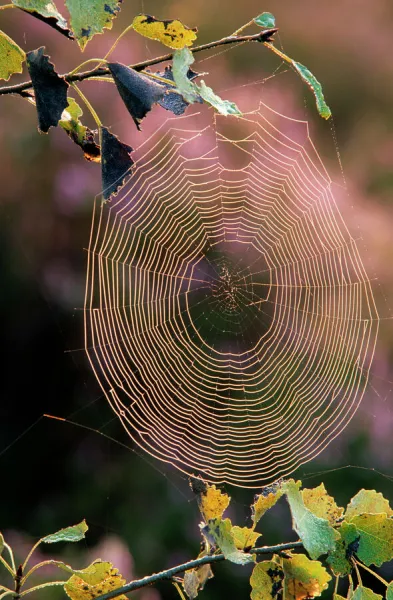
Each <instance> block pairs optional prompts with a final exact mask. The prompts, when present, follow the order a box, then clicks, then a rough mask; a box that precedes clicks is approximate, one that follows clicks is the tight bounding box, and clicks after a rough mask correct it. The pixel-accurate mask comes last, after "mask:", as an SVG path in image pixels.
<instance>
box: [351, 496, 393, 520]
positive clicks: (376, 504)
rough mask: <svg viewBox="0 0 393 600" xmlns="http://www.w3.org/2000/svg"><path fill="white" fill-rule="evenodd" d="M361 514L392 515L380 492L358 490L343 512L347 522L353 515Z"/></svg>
mask: <svg viewBox="0 0 393 600" xmlns="http://www.w3.org/2000/svg"><path fill="white" fill-rule="evenodd" d="M362 513H386V514H387V515H388V517H391V516H392V515H393V510H392V509H391V508H390V505H389V501H388V500H386V498H384V497H383V495H382V494H381V493H380V492H376V491H375V490H364V489H363V490H360V491H359V492H358V493H357V494H356V495H355V496H354V497H353V498H352V500H351V502H350V503H349V504H348V506H347V509H346V511H345V518H346V520H347V521H349V520H351V518H352V517H354V516H355V515H361V514H362Z"/></svg>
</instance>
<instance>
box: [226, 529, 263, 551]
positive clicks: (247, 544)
mask: <svg viewBox="0 0 393 600" xmlns="http://www.w3.org/2000/svg"><path fill="white" fill-rule="evenodd" d="M232 534H233V539H234V540H235V546H236V548H237V549H238V550H246V551H247V550H248V549H251V548H254V546H255V543H256V541H257V539H258V538H259V537H261V534H260V533H257V532H256V531H254V530H253V529H250V528H249V527H239V526H238V525H234V526H233V527H232Z"/></svg>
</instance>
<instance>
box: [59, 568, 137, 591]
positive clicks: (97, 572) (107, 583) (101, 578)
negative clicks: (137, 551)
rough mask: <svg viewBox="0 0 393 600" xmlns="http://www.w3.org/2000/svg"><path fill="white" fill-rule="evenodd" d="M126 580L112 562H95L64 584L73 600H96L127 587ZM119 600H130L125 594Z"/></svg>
mask: <svg viewBox="0 0 393 600" xmlns="http://www.w3.org/2000/svg"><path fill="white" fill-rule="evenodd" d="M125 583H126V580H125V579H124V578H123V577H122V576H121V575H120V573H119V571H118V569H115V568H114V567H113V565H112V563H110V562H102V561H95V562H94V563H92V564H91V565H90V567H88V568H87V569H85V570H84V572H79V574H78V575H72V577H70V579H69V580H68V581H67V582H66V583H65V584H64V590H65V592H66V593H67V596H69V598H71V600H94V598H98V596H101V595H102V594H106V593H108V592H112V591H113V590H116V589H117V588H119V587H122V586H123V585H125ZM116 598H117V600H128V599H127V596H125V595H124V594H122V595H119V596H116Z"/></svg>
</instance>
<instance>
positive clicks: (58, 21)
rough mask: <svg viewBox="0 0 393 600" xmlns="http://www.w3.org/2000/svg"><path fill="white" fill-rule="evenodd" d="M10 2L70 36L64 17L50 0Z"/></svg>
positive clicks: (13, 0) (18, 0) (16, 0)
mask: <svg viewBox="0 0 393 600" xmlns="http://www.w3.org/2000/svg"><path fill="white" fill-rule="evenodd" d="M12 4H14V5H15V6H17V7H18V8H21V9H22V10H24V11H25V12H28V13H30V14H31V15H32V16H33V17H36V18H37V19H40V20H41V21H44V22H45V23H47V24H48V25H50V26H51V27H54V29H56V30H57V31H59V32H60V33H62V34H64V35H65V36H67V37H72V36H71V32H70V30H69V29H68V23H67V21H66V19H65V18H64V17H63V16H62V15H61V14H60V13H59V11H58V10H57V7H56V5H55V3H54V2H52V1H51V0H12Z"/></svg>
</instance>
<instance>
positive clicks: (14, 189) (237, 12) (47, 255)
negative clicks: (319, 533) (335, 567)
mask: <svg viewBox="0 0 393 600" xmlns="http://www.w3.org/2000/svg"><path fill="white" fill-rule="evenodd" d="M58 5H59V8H60V7H61V3H60V2H59V3H58ZM142 10H143V11H145V12H149V13H151V14H155V15H156V16H157V17H162V18H172V17H178V18H180V19H182V20H183V21H184V22H185V23H187V24H188V25H189V26H195V25H197V26H198V28H199V36H198V40H199V41H200V42H205V41H206V42H207V41H210V40H212V39H219V38H220V37H221V36H223V35H227V34H228V33H231V32H232V31H234V30H235V29H236V28H237V27H239V26H240V25H241V24H242V23H244V22H245V21H247V20H248V19H250V18H252V17H253V16H256V15H257V14H259V13H260V12H261V11H263V10H266V11H271V12H273V13H274V14H275V16H276V19H277V24H278V26H279V27H280V31H281V38H282V41H283V42H284V50H285V52H287V53H288V54H289V55H290V56H296V58H297V59H298V60H299V61H300V62H302V63H304V64H306V65H307V66H308V67H309V68H310V69H311V71H312V72H313V73H315V74H316V75H317V77H318V79H319V80H320V81H321V82H322V83H323V86H324V92H325V96H326V99H327V101H328V103H329V105H330V107H331V109H332V111H333V115H334V125H335V132H336V134H337V138H338V143H339V148H340V152H341V157H342V162H343V165H344V171H345V176H346V179H347V183H348V190H349V193H350V195H351V201H352V203H353V205H354V210H353V211H349V210H348V211H347V214H346V215H345V216H346V218H347V220H349V221H350V222H349V226H350V229H351V231H352V232H356V231H357V226H358V225H360V228H361V231H362V233H363V237H364V240H365V244H366V245H367V251H365V252H364V258H365V259H366V266H368V267H370V265H371V267H370V268H371V276H372V273H373V272H374V271H375V272H377V273H378V276H379V279H380V283H381V284H382V286H383V287H382V289H381V290H380V289H379V288H378V287H377V294H378V295H377V301H378V303H379V304H378V307H379V308H380V310H381V316H383V317H387V316H389V309H390V308H391V307H392V304H393V302H392V301H389V300H387V302H386V303H385V300H384V296H386V297H389V296H390V298H392V297H393V274H392V270H391V246H390V238H391V229H392V221H393V215H392V200H391V198H392V191H393V175H392V173H393V166H392V158H391V157H392V155H393V146H392V141H391V140H392V129H393V116H392V115H393V111H392V108H391V107H392V101H393V90H392V87H391V85H390V84H389V81H391V77H392V71H393V62H392V59H391V49H390V45H391V29H392V25H393V7H392V5H391V3H390V2H389V0H376V1H375V2H374V3H373V5H372V8H370V4H369V3H366V2H356V3H355V2H353V0H352V1H350V0H332V1H331V2H329V3H319V2H315V1H313V0H305V1H303V0H302V1H301V2H298V3H294V2H292V1H291V0H283V1H282V2H280V3H279V5H277V3H274V2H272V1H267V2H265V3H264V4H263V5H261V4H260V3H259V2H258V3H257V2H255V0H244V2H242V3H239V4H238V5H233V6H232V5H231V9H230V10H228V6H227V3H226V2H224V1H223V0H217V2H215V3H212V2H208V1H207V0H200V1H199V2H195V3H190V2H176V1H175V0H171V1H169V0H168V1H167V0H161V1H160V2H158V1H157V2H155V1H152V0H145V1H144V2H143V4H142V3H141V2H134V1H133V0H125V1H124V3H123V6H122V10H121V13H120V15H119V17H118V19H117V20H116V21H115V24H114V29H113V30H112V32H107V33H106V34H105V35H104V36H96V38H95V39H94V40H93V41H92V42H90V43H89V44H88V46H87V48H86V50H85V53H84V57H83V58H86V59H87V58H89V57H94V56H102V55H103V54H104V53H105V51H106V50H107V49H109V47H110V45H111V43H112V42H113V41H114V39H115V37H116V35H117V34H118V33H120V32H121V31H122V29H123V28H124V27H125V26H126V25H128V24H129V23H130V22H131V20H132V18H133V16H134V15H135V14H136V13H138V12H141V11H142ZM16 12H17V11H4V12H3V13H2V14H1V28H2V29H3V30H5V31H6V32H7V33H8V34H9V35H10V36H11V37H13V39H15V40H16V41H17V42H18V44H19V45H20V46H21V47H22V48H23V49H24V50H30V49H33V48H37V47H39V46H41V45H43V44H45V45H46V51H47V53H48V54H50V55H51V59H52V60H53V62H54V63H55V64H56V69H57V71H58V72H59V73H63V72H66V71H69V70H70V69H71V68H73V67H74V66H75V65H77V64H78V63H79V62H81V58H80V53H79V51H78V49H77V47H76V45H73V44H71V43H70V42H69V41H68V40H67V39H66V38H65V37H63V36H61V35H59V34H58V32H56V31H52V30H51V29H50V28H49V27H47V26H46V25H45V24H43V23H40V22H38V21H35V20H34V19H32V17H31V16H29V15H27V14H22V13H21V14H14V13H16ZM18 12H19V11H18ZM103 48H104V50H103ZM217 52H219V51H217ZM160 53H161V47H160V46H159V45H158V44H156V43H155V42H148V41H145V40H142V39H137V36H136V35H133V34H132V33H131V34H129V35H128V36H127V37H126V38H125V40H123V41H122V42H121V44H120V45H119V48H118V49H117V50H116V54H115V55H114V57H113V58H114V59H116V60H119V61H122V62H131V61H132V62H135V61H138V60H143V59H145V58H146V57H149V56H155V55H156V54H160ZM277 65H278V61H277V59H276V58H275V57H273V56H269V55H268V53H267V52H264V51H263V49H262V48H256V47H255V46H254V45H252V46H251V45H250V46H243V47H241V48H238V49H234V50H231V51H230V52H226V53H225V54H222V55H220V56H217V57H216V58H214V59H211V60H209V61H206V62H203V63H201V65H200V66H201V67H202V69H203V70H206V71H209V72H210V77H211V81H212V82H214V87H215V89H216V90H217V91H218V92H220V91H221V90H225V89H227V88H232V87H235V86H238V85H243V84H245V83H249V82H250V81H255V80H259V79H263V77H265V76H266V75H268V74H269V73H271V72H272V71H273V70H274V69H275V68H276V66H277ZM24 79H25V76H20V80H21V81H23V80H24ZM207 82H208V78H207ZM266 85H269V89H271V88H272V87H273V86H275V85H277V86H278V87H279V89H280V90H281V93H282V99H281V101H280V102H281V103H280V106H279V107H278V110H280V111H282V112H286V109H285V107H286V102H288V98H289V101H290V102H291V103H292V101H293V100H292V96H293V95H295V98H296V101H297V102H298V107H300V108H299V110H300V114H301V115H302V116H303V115H304V114H306V116H307V118H308V119H309V120H311V131H312V137H313V139H314V141H315V143H316V145H317V147H318V149H319V150H320V151H321V154H322V156H323V158H324V159H325V162H326V164H327V167H328V169H329V170H330V172H331V175H332V176H333V179H335V180H337V181H341V179H340V178H341V172H340V169H339V166H338V164H337V157H336V152H335V147H334V143H333V141H332V133H331V130H330V128H329V125H327V124H326V123H325V122H323V121H322V120H321V119H319V117H318V115H317V113H316V111H315V110H314V100H313V98H312V96H311V94H309V93H308V90H305V89H304V86H303V85H302V84H301V83H299V82H298V81H297V78H296V76H295V75H292V74H286V75H283V76H278V77H276V78H275V79H273V80H272V81H271V82H269V83H268V84H266ZM87 86H89V87H88V88H87ZM84 89H86V90H87V89H88V90H89V98H91V99H92V100H93V101H94V106H95V107H96V109H97V111H98V113H99V114H100V116H101V118H102V121H103V122H104V123H105V124H107V125H111V126H112V127H113V130H114V131H115V132H116V133H118V134H120V135H121V137H122V139H123V140H124V141H125V142H127V143H130V144H131V145H134V146H135V145H137V144H138V142H137V139H138V138H137V133H136V131H135V128H134V127H133V124H132V123H131V120H130V118H129V116H128V114H127V112H126V110H125V109H124V107H123V106H121V103H120V100H119V99H118V98H117V97H115V94H114V91H113V89H112V88H111V86H104V84H97V83H88V84H86V88H84ZM253 89H254V88H252V87H250V88H249V90H250V94H252V93H254V92H253ZM258 89H259V90H261V89H263V88H258ZM90 90H91V91H90ZM0 101H1V112H0V156H1V162H0V181H1V186H0V201H1V216H0V217H1V218H0V261H1V265H0V269H1V273H2V293H1V296H0V303H1V311H0V314H1V319H2V321H3V326H2V330H3V331H4V333H5V338H4V341H3V343H2V353H3V360H2V367H3V377H2V402H1V410H2V418H1V419H0V438H1V440H2V447H3V448H4V449H6V448H7V446H8V445H9V444H13V445H12V446H11V447H10V448H9V449H7V450H6V451H4V452H3V453H2V454H1V455H0V469H1V474H2V483H3V487H4V488H5V490H6V491H5V492H4V493H3V494H2V496H1V501H0V502H1V506H0V530H8V532H9V534H8V537H9V535H11V536H13V539H14V540H15V541H16V542H17V544H19V547H20V549H21V551H22V550H23V548H24V544H25V543H26V542H27V541H29V540H26V537H25V536H26V532H29V534H30V535H31V536H32V538H35V537H39V536H42V535H45V534H46V533H48V532H51V531H56V530H57V529H59V528H61V527H63V526H66V525H68V524H70V523H74V522H78V521H80V520H81V519H82V518H83V517H84V518H86V520H87V521H88V522H89V524H90V532H89V537H88V540H87V541H86V543H85V544H84V543H82V544H81V545H80V546H79V548H74V547H73V548H72V549H71V550H69V549H68V550H67V551H66V552H73V553H78V554H77V555H73V558H74V563H75V561H76V563H78V561H80V563H81V566H84V565H85V564H86V555H87V554H89V553H90V552H92V553H93V554H92V555H94V557H96V556H97V553H98V555H99V554H100V552H99V551H98V550H97V549H96V548H95V545H96V544H100V543H104V542H105V543H106V544H107V545H108V544H109V543H111V547H112V552H113V554H114V555H116V556H117V557H118V559H120V560H122V561H124V568H123V569H122V572H123V574H124V575H125V576H126V577H127V578H129V577H130V576H131V575H132V574H135V575H138V576H143V575H145V574H148V573H151V572H153V571H157V570H161V569H163V568H165V567H169V566H171V565H173V564H176V563H178V562H181V561H182V560H186V559H188V558H191V557H193V556H195V554H196V549H197V545H198V543H199V535H198V527H197V524H198V522H199V520H200V517H199V511H198V508H197V506H196V503H195V501H193V499H192V498H193V496H192V494H191V492H190V491H189V489H188V484H187V481H186V480H185V478H183V477H181V476H180V475H179V474H177V473H174V472H173V471H172V470H171V469H169V468H167V467H165V466H163V465H161V464H158V463H153V461H152V460H150V459H148V460H147V459H146V457H145V456H142V455H141V453H140V452H139V451H135V452H133V451H130V452H128V451H126V450H125V449H124V448H121V447H119V446H117V445H116V444H114V443H112V442H110V441H108V440H107V439H105V438H103V437H101V436H99V435H97V434H96V433H93V432H88V431H86V430H83V429H80V428H78V427H75V426H72V425H70V424H65V423H62V422H57V421H53V420H47V419H42V418H40V417H41V415H42V414H43V413H51V414H54V415H59V416H66V417H68V418H69V419H71V420H75V421H77V422H81V423H85V424H86V425H88V426H90V427H93V428H102V431H104V432H105V433H108V434H109V435H112V436H113V437H114V438H116V440H119V441H122V442H124V443H126V444H128V440H127V438H126V437H125V435H124V434H123V432H122V429H121V426H120V425H119V424H118V422H117V420H116V419H113V415H112V413H111V410H110V408H109V407H108V406H107V404H106V401H105V400H104V399H102V397H101V392H100V390H99V389H98V387H97V384H96V382H95V380H94V378H93V376H92V374H91V372H90V370H89V367H88V365H87V363H86V360H85V357H84V352H83V351H79V350H78V349H80V348H82V347H83V334H82V314H81V312H80V311H78V310H76V308H77V307H81V306H82V305H83V288H84V271H85V260H86V254H85V253H84V252H83V248H84V247H86V245H87V240H88V234H89V227H90V218H91V207H92V198H93V196H94V195H95V194H96V193H99V191H100V175H99V167H97V165H94V164H87V163H83V161H82V158H81V155H80V150H79V149H78V148H76V147H74V146H73V145H72V144H71V143H70V142H69V141H68V140H67V139H66V136H64V134H63V132H61V131H57V130H56V131H51V133H50V135H48V136H44V135H38V133H37V131H36V114H35V110H34V108H33V107H29V105H28V104H27V103H26V101H25V100H23V99H19V98H13V97H3V98H1V99H0ZM304 103H306V105H307V107H308V108H307V109H306V112H305V111H304V110H303V106H304ZM302 111H303V112H302ZM90 125H91V126H92V127H93V126H94V124H93V123H90ZM355 237H356V234H355ZM363 250H364V245H363ZM370 268H369V271H370ZM376 285H377V284H376ZM67 350H72V352H65V351H67ZM392 351H393V332H392V327H391V323H390V321H388V320H386V321H384V322H383V327H382V331H381V336H380V344H379V347H378V351H377V357H376V366H375V371H374V372H375V375H374V377H373V379H372V388H370V391H369V392H368V393H367V394H366V396H365V398H364V401H363V405H362V407H361V409H360V411H359V412H358V413H357V415H356V416H355V418H354V420H353V422H352V424H351V426H350V427H348V428H347V429H346V430H345V432H344V433H343V434H342V435H341V437H340V438H338V440H337V443H333V445H332V446H331V447H330V448H329V449H328V450H327V451H326V452H325V453H324V454H323V455H322V456H321V457H320V458H319V459H318V460H317V461H314V462H313V463H311V464H310V465H307V466H306V467H304V468H301V469H300V470H299V473H297V474H296V475H298V476H299V477H301V478H302V479H303V480H304V483H305V485H306V484H307V485H309V486H310V487H311V486H315V485H317V484H318V483H319V482H320V481H322V480H323V481H324V482H325V485H326V487H327V488H328V490H329V492H330V493H332V494H333V495H334V496H335V497H336V499H337V501H338V502H339V503H340V504H344V505H345V504H346V503H347V501H348V500H349V498H350V497H351V496H352V495H353V494H354V493H355V492H356V491H357V490H358V489H359V488H361V487H367V488H373V487H375V488H376V489H378V490H379V491H381V492H383V493H384V495H385V496H387V497H388V498H390V500H391V501H392V500H393V491H392V481H391V480H389V479H386V478H383V477H381V476H380V475H378V474H377V473H376V472H375V471H372V470H369V469H367V470H361V469H357V468H346V469H343V470H334V471H333V472H331V473H327V472H326V470H327V469H335V468H339V467H343V466H347V465H356V466H362V467H372V468H375V469H376V470H380V471H383V472H385V473H387V474H390V475H391V476H393V469H392V462H391V456H392V455H393V442H392V439H393V437H392V435H391V431H392V427H393V414H392V408H391V407H392V394H391V389H390V388H391V384H390V383H388V382H389V381H391V380H392V377H393V374H392V372H391V371H392V370H391V367H389V362H391V360H390V359H391V358H392V354H393V352H392ZM37 420H38V422H37V423H36V424H35V425H34V426H33V427H32V428H31V429H30V430H29V431H27V433H26V434H25V435H24V436H23V437H22V438H21V439H20V440H18V439H17V438H18V436H19V435H21V434H22V433H23V432H25V431H26V429H27V428H28V427H29V426H31V425H32V424H33V423H35V422H36V421H37ZM0 450H1V449H0ZM318 470H321V471H324V473H323V474H322V475H321V476H317V477H313V478H312V479H310V480H307V479H306V477H307V473H311V472H315V471H318ZM232 495H233V497H234V500H235V502H234V507H232V508H231V510H232V511H233V512H234V513H236V514H235V515H233V514H231V515H230V516H231V517H232V516H234V517H235V516H236V518H233V520H234V521H236V522H239V523H240V522H242V518H243V516H245V514H246V512H247V511H248V506H249V504H250V502H251V500H252V498H251V494H250V492H246V491H244V492H243V491H241V490H236V491H235V492H233V494H232ZM271 514H272V517H271V518H270V519H267V522H266V524H265V533H264V538H263V543H266V544H268V543H275V542H277V541H284V540H285V541H286V540H289V539H291V538H290V534H289V530H290V518H289V513H288V510H287V508H285V507H284V505H283V506H281V505H279V506H277V507H276V508H274V509H273V510H272V513H271ZM284 517H285V518H284ZM292 539H293V538H292ZM120 540H123V542H124V541H125V542H126V544H127V545H128V549H129V552H130V554H131V555H132V561H133V562H134V564H135V567H134V568H132V561H131V559H129V558H128V555H127V553H126V552H125V551H124V549H123V547H122V545H121V542H120ZM102 554H104V553H103V552H102ZM52 556H53V554H52ZM116 556H108V553H106V554H105V556H104V555H103V556H102V558H104V559H108V560H113V561H114V562H115V563H116V564H117V566H119V568H120V569H121V568H122V567H121V564H118V562H119V560H116ZM63 558H64V557H63ZM75 566H77V564H76V565H75ZM246 569H248V568H247V567H245V568H244V569H243V570H242V571H239V568H237V569H236V570H235V569H234V568H233V566H232V565H227V564H225V565H220V566H219V567H218V568H217V571H218V572H219V573H220V576H219V577H217V578H216V579H214V580H213V581H212V582H209V585H208V587H207V588H206V590H205V591H204V592H203V597H204V598H206V600H208V599H209V598H221V597H239V598H242V597H247V596H248V590H249V588H248V581H247V575H248V576H249V572H248V571H247V572H246ZM127 571H128V572H127ZM243 573H244V575H243ZM392 576H393V573H392V568H391V572H390V574H389V573H386V577H387V578H389V577H390V578H392ZM365 581H367V578H366V577H365ZM157 589H158V591H152V590H145V591H143V592H141V594H140V597H141V598H144V600H158V599H159V598H163V599H165V598H173V597H175V591H174V590H173V588H172V587H171V586H170V585H169V584H165V583H164V584H161V585H160V586H158V588H157ZM56 593H57V592H56ZM59 593H61V592H59ZM51 594H52V592H51ZM228 594H230V596H228ZM53 597H54V596H53Z"/></svg>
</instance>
